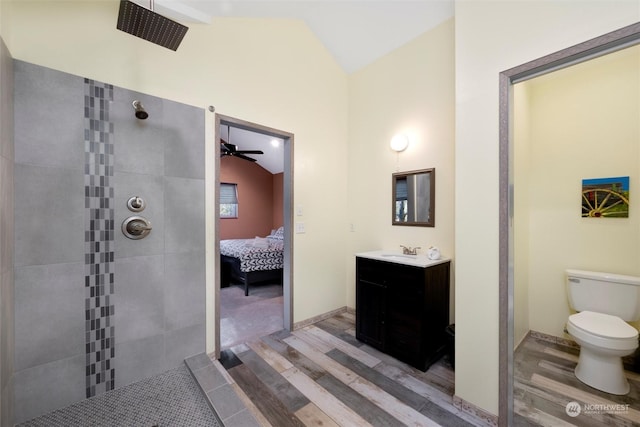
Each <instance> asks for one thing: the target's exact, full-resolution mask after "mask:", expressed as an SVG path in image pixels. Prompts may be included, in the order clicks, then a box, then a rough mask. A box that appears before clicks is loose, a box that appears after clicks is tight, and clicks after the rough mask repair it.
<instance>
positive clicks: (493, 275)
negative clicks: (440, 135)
mask: <svg viewBox="0 0 640 427" xmlns="http://www.w3.org/2000/svg"><path fill="white" fill-rule="evenodd" d="M455 16H456V30H455V40H456V58H455V59H456V151H455V153H456V154H455V155H456V176H455V191H456V196H455V206H456V211H455V212H456V213H455V224H456V234H455V235H456V242H455V247H456V395H458V396H459V397H461V398H462V399H464V400H466V401H468V402H470V403H472V404H474V405H476V406H479V407H480V408H483V409H484V410H486V411H489V412H491V413H494V414H497V412H498V372H499V369H500V367H499V366H498V330H499V325H498V266H499V262H498V247H499V243H498V234H499V233H498V185H499V182H498V146H499V142H498V141H499V139H498V138H499V135H498V129H499V122H498V76H499V73H500V72H501V71H503V70H506V69H509V68H511V67H514V66H516V65H520V64H523V63H525V62H527V61H530V60H533V59H536V58H539V57H541V56H544V55H547V54H550V53H553V52H555V51H558V50H560V49H563V48H566V47H569V46H572V45H575V44H577V43H580V42H582V41H585V40H588V39H590V38H593V37H597V36H600V35H602V34H604V33H607V32H609V31H612V30H614V29H617V28H620V27H623V26H625V25H629V24H632V23H634V22H636V21H638V20H639V18H640V3H639V2H638V1H637V0H633V1H571V2H568V1H518V2H513V1H456V8H455ZM503 369H506V367H504V368H503ZM479 384H482V386H481V387H479V386H478V385H479Z"/></svg>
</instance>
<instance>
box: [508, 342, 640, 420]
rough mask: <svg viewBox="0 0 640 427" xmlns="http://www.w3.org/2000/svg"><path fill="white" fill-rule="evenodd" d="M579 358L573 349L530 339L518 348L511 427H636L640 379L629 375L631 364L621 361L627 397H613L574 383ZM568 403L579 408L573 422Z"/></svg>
mask: <svg viewBox="0 0 640 427" xmlns="http://www.w3.org/2000/svg"><path fill="white" fill-rule="evenodd" d="M578 354H579V349H578V348H575V347H570V346H566V345H562V344H557V343H552V342H548V341H545V340H542V339H537V338H534V337H532V336H528V337H527V338H525V340H524V341H523V342H522V343H521V344H520V345H519V346H518V349H517V350H516V352H515V355H514V423H515V425H516V426H539V425H541V426H552V427H556V426H579V427H591V426H593V427H596V426H638V425H640V399H639V398H640V375H639V374H638V373H636V372H632V371H631V369H633V370H637V368H635V367H634V366H633V359H626V360H625V374H626V376H627V379H628V380H629V384H630V385H631V391H630V392H629V394H627V395H625V396H616V395H611V394H608V393H604V392H601V391H599V390H596V389H593V388H591V387H589V386H587V385H586V384H583V383H582V382H581V381H580V380H578V379H577V378H576V377H575V375H574V373H573V370H574V368H575V366H576V364H577V362H578ZM570 402H576V403H577V404H578V405H579V406H580V412H579V413H578V414H577V415H576V416H574V417H570V416H569V415H568V414H567V411H566V408H567V404H569V403H570ZM600 405H604V406H600ZM627 405H628V406H627ZM573 414H574V415H575V414H576V412H573Z"/></svg>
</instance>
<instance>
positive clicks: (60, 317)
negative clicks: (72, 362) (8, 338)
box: [15, 263, 85, 371]
mask: <svg viewBox="0 0 640 427" xmlns="http://www.w3.org/2000/svg"><path fill="white" fill-rule="evenodd" d="M15 274H16V277H15V308H16V316H15V334H16V338H15V370H16V371H20V370H23V369H26V368H31V367H34V366H36V365H42V364H45V363H49V362H53V361H55V360H59V359H65V358H68V357H72V356H77V355H83V354H84V343H85V337H84V332H85V324H84V300H85V288H84V264H83V263H75V264H53V265H38V266H29V267H21V268H17V269H16V273H15Z"/></svg>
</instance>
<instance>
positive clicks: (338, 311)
mask: <svg viewBox="0 0 640 427" xmlns="http://www.w3.org/2000/svg"><path fill="white" fill-rule="evenodd" d="M347 311H349V309H348V308H347V306H346V305H345V306H344V307H340V308H337V309H335V310H332V311H329V312H328V313H324V314H319V315H317V316H314V317H311V318H309V319H306V320H302V321H300V322H296V323H294V324H293V330H294V331H295V330H298V329H302V328H304V327H305V326H309V325H313V324H314V323H318V322H321V321H323V320H325V319H328V318H330V317H333V316H335V315H336V314H341V313H344V312H347ZM354 313H355V311H354Z"/></svg>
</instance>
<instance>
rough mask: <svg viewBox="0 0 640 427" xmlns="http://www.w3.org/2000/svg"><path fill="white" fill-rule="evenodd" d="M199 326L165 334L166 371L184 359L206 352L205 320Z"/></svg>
mask: <svg viewBox="0 0 640 427" xmlns="http://www.w3.org/2000/svg"><path fill="white" fill-rule="evenodd" d="M202 320H203V322H202V323H201V324H199V325H194V326H188V327H186V328H182V329H177V330H175V331H170V332H167V333H166V334H165V350H164V352H165V353H164V354H165V361H166V365H165V369H171V368H175V367H176V366H178V365H179V364H180V363H182V362H183V361H184V359H186V358H188V357H191V356H195V355H196V354H199V353H202V352H204V351H205V338H206V337H205V325H204V319H202Z"/></svg>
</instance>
